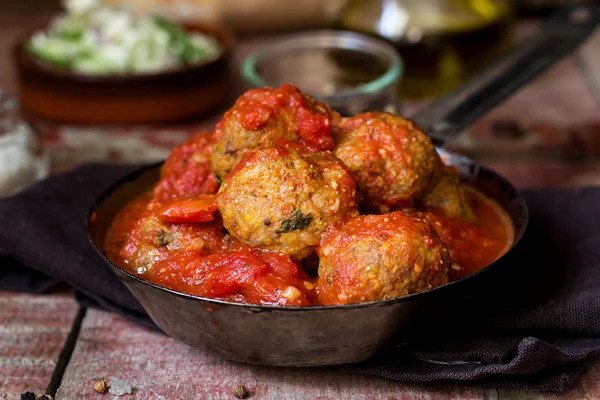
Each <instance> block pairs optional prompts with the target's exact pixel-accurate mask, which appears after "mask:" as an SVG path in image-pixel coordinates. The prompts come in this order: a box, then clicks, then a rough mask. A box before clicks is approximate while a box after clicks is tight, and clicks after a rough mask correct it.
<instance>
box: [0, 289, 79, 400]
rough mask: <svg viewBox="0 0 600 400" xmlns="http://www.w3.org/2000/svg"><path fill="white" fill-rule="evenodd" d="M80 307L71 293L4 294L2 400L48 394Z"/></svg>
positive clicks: (0, 306)
mask: <svg viewBox="0 0 600 400" xmlns="http://www.w3.org/2000/svg"><path fill="white" fill-rule="evenodd" d="M77 308H78V307H77V304H76V303H75V301H74V300H73V299H72V297H71V296H70V295H68V294H60V295H44V296H37V295H28V294H14V293H7V292H0V399H7V400H13V399H18V398H19V395H20V394H21V393H23V392H25V391H32V392H35V393H39V394H42V393H44V390H45V389H46V386H47V385H48V384H49V383H50V377H51V376H52V372H53V371H54V367H55V365H56V362H57V360H58V355H59V353H60V351H61V349H62V347H63V344H64V342H65V339H66V337H67V335H68V334H69V331H70V329H71V324H72V323H73V319H74V317H75V314H76V312H77Z"/></svg>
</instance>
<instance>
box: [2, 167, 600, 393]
mask: <svg viewBox="0 0 600 400" xmlns="http://www.w3.org/2000/svg"><path fill="white" fill-rule="evenodd" d="M133 169H135V167H133V166H108V165H88V166H84V167H81V168H79V169H77V170H75V171H72V172H68V173H65V174H62V175H57V176H54V177H52V178H50V179H48V180H46V181H43V182H41V183H39V184H37V185H35V186H33V187H30V188H29V189H27V190H25V191H24V192H22V193H20V194H18V195H16V196H13V197H11V198H6V199H2V200H0V227H1V228H0V289H4V290H13V291H28V292H35V293H41V292H44V291H47V290H49V289H51V288H52V287H54V286H55V285H58V284H67V285H69V286H71V287H72V288H73V289H74V290H75V292H76V296H77V299H78V301H80V303H82V304H83V305H85V306H91V307H97V308H101V309H104V310H108V311H113V312H117V313H119V314H121V315H123V316H125V317H126V318H129V319H131V320H133V321H135V322H137V323H140V324H143V325H146V326H150V327H154V328H156V327H155V326H154V324H153V323H152V321H151V320H150V319H149V318H148V316H147V315H146V313H145V312H144V310H143V309H142V307H141V306H140V305H139V303H138V302H137V301H136V299H135V298H134V297H133V296H132V295H131V294H130V293H129V291H128V290H127V289H126V288H125V286H124V285H123V284H122V283H121V282H120V281H119V280H118V279H117V278H116V277H115V276H114V275H113V273H112V271H111V270H110V268H108V267H107V266H106V264H105V263H104V261H103V260H102V259H101V258H100V257H99V256H98V255H97V254H96V253H95V251H94V250H93V248H92V247H91V245H90V244H89V243H88V241H87V236H86V228H85V224H84V221H85V218H86V216H87V213H88V211H89V209H90V207H91V206H92V204H93V203H94V201H95V199H96V198H97V197H98V196H99V195H100V194H101V192H103V190H104V189H105V188H106V187H108V186H109V185H110V184H111V183H113V182H114V181H116V180H117V179H118V178H120V177H122V176H124V175H125V174H127V173H129V172H130V171H132V170H133ZM524 194H525V197H526V199H527V202H528V205H529V207H530V212H531V219H530V224H529V227H528V229H527V233H526V235H525V237H524V239H523V240H522V243H521V244H520V245H519V246H518V248H517V249H516V251H515V252H513V253H511V254H510V255H509V257H508V258H507V259H506V260H503V263H504V264H505V265H502V266H501V267H500V266H499V267H498V268H495V270H494V271H495V273H496V274H497V276H495V277H494V280H493V285H492V286H491V287H485V288H484V287H482V288H481V290H482V291H485V293H484V294H483V295H482V296H480V297H481V299H482V301H478V302H476V303H477V304H466V305H465V310H464V312H463V314H464V315H465V317H464V318H460V319H458V320H455V321H454V322H453V323H450V322H448V323H447V329H442V330H437V331H435V332H430V334H424V335H422V336H421V337H420V339H418V340H412V341H410V342H409V343H403V344H400V345H398V346H397V347H396V348H395V349H393V350H391V351H389V352H387V353H386V354H384V355H382V356H381V357H379V358H375V359H373V360H370V361H367V362H365V363H361V364H357V365H350V366H346V367H343V369H344V370H347V371H352V372H358V373H365V374H371V375H377V376H382V377H385V378H389V379H395V380H402V381H419V382H427V381H445V380H460V381H472V382H473V383H474V384H477V385H494V386H510V387H519V388H530V389H536V390H551V391H561V390H565V389H566V388H568V387H569V385H571V384H572V383H573V382H574V381H575V380H576V379H577V377H578V376H579V375H580V374H581V372H582V371H583V370H584V369H585V367H586V365H587V364H589V362H590V361H592V360H593V357H594V356H595V355H597V354H598V353H600V228H599V227H600V188H581V189H564V190H532V191H526V192H525V193H524Z"/></svg>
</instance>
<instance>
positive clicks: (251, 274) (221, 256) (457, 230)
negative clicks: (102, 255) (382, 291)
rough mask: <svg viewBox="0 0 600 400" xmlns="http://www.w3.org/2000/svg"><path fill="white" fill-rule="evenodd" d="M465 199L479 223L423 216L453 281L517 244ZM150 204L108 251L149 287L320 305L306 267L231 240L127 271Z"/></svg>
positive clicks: (477, 201) (112, 237)
mask: <svg viewBox="0 0 600 400" xmlns="http://www.w3.org/2000/svg"><path fill="white" fill-rule="evenodd" d="M465 196H466V198H467V200H468V202H469V204H470V206H471V208H472V210H473V213H474V214H475V222H467V221H464V220H461V219H460V218H453V217H447V216H445V215H444V214H442V213H440V212H436V211H420V212H419V214H420V215H421V216H422V217H424V218H426V219H427V220H428V221H429V222H430V223H431V225H432V226H433V228H434V229H435V230H436V232H437V234H438V235H439V236H440V238H441V239H442V241H443V242H444V243H446V245H447V246H448V248H449V251H450V258H451V260H452V271H451V272H452V280H456V279H460V278H463V277H465V276H468V275H470V274H472V273H474V272H477V271H479V270H480V269H482V268H484V267H486V266H487V265H489V264H490V263H492V262H493V261H495V260H497V259H498V258H499V257H500V256H502V255H503V254H504V253H505V252H506V251H507V250H508V249H509V248H510V247H511V245H512V243H513V240H514V237H513V229H512V224H511V221H510V219H509V217H508V216H507V215H506V213H505V212H504V211H503V210H502V209H501V208H500V206H499V205H498V204H496V203H495V202H494V201H493V200H490V199H488V198H487V197H485V196H483V195H482V194H480V193H479V192H477V191H476V190H474V189H471V188H468V187H465ZM151 200H152V193H146V194H144V195H142V196H140V197H138V198H137V199H135V200H133V201H132V202H131V203H129V204H128V205H127V206H126V207H125V208H124V209H123V210H122V211H121V212H120V213H119V215H118V216H117V218H116V219H115V220H114V222H113V224H112V225H111V227H110V229H109V231H108V234H107V237H106V239H105V242H104V247H105V251H106V254H107V255H108V257H109V258H110V259H111V260H112V261H113V262H115V263H116V264H117V265H119V266H121V267H123V268H125V269H128V270H129V271H130V272H132V273H135V274H138V275H139V276H140V277H141V278H143V279H146V280H148V281H150V282H153V283H156V284H158V285H161V286H164V287H167V288H170V289H174V290H178V291H181V292H184V293H190V294H195V295H199V296H205V297H211V298H220V299H223V300H229V301H235V302H241V303H252V304H278V305H293V306H306V305H311V304H312V305H316V304H318V303H317V300H316V297H317V295H316V292H315V286H316V279H311V278H308V276H307V275H306V274H305V273H304V271H303V270H302V267H301V266H300V265H298V264H296V263H294V262H293V261H292V260H290V258H289V257H288V256H287V255H284V254H281V253H276V252H267V251H261V250H258V249H252V248H251V247H249V246H246V245H244V244H242V243H240V242H239V241H237V240H236V239H234V238H232V237H230V236H228V235H227V236H225V237H224V238H223V239H222V242H221V247H220V248H221V251H220V252H216V253H212V254H206V253H203V252H199V251H185V250H183V251H180V252H175V253H174V254H172V255H170V256H168V257H166V258H164V259H162V260H160V261H158V262H157V263H155V264H154V265H153V266H152V268H148V269H147V270H146V272H144V273H141V274H139V273H138V272H136V270H135V269H134V268H131V267H128V263H127V260H126V259H125V258H124V257H123V254H122V249H123V246H124V245H125V242H126V239H127V235H128V233H129V232H130V231H131V230H132V228H133V227H134V225H135V224H136V223H137V222H138V220H139V219H140V218H141V217H143V216H144V215H145V214H146V213H147V206H148V204H149V203H150V201H151Z"/></svg>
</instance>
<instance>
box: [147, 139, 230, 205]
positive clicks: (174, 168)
mask: <svg viewBox="0 0 600 400" xmlns="http://www.w3.org/2000/svg"><path fill="white" fill-rule="evenodd" d="M211 140H212V138H211V135H210V134H209V133H206V132H205V133H199V134H197V135H194V136H193V137H192V138H191V139H190V140H189V141H188V142H186V143H184V144H182V145H181V146H178V147H176V148H175V149H173V150H172V151H171V153H170V154H169V157H167V159H166V160H165V163H164V164H163V166H162V168H161V171H160V175H161V178H160V181H159V182H158V184H157V185H156V187H155V189H154V196H155V197H156V198H158V199H167V198H173V197H180V196H184V197H194V196H198V195H202V194H214V193H217V190H219V185H218V184H217V181H216V180H215V176H214V174H213V172H212V170H211V167H210V154H211Z"/></svg>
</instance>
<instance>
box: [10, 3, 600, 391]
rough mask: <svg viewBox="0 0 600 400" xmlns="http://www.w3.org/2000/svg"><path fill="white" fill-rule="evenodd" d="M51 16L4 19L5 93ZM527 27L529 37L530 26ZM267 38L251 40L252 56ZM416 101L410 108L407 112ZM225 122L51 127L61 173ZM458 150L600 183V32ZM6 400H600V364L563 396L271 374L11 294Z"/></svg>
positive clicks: (523, 175)
mask: <svg viewBox="0 0 600 400" xmlns="http://www.w3.org/2000/svg"><path fill="white" fill-rule="evenodd" d="M46 17H47V16H46V15H45V14H43V13H41V14H38V15H36V14H21V15H16V14H15V15H10V14H8V15H7V14H3V15H2V16H0V87H2V88H8V89H10V90H14V89H15V84H14V78H13V71H12V69H11V65H10V62H9V59H8V58H7V57H6V56H7V54H8V51H9V45H10V43H11V42H12V41H13V40H14V38H15V37H17V36H18V34H19V32H20V31H22V30H24V29H26V28H27V26H29V25H31V24H35V23H36V22H37V21H38V20H43V19H45V18H46ZM528 29H529V28H528V26H527V25H525V26H523V27H522V31H527V30H528ZM261 40H270V39H264V38H263V39H256V38H255V39H253V40H252V41H242V42H241V43H240V48H239V51H238V54H237V57H238V59H239V58H241V57H242V56H243V55H244V54H245V53H247V52H248V50H249V49H250V48H251V47H253V46H257V45H260V43H261ZM415 107H416V106H415V105H411V104H407V109H408V110H410V109H411V108H412V109H414V108H415ZM214 120H215V118H213V119H208V120H204V121H199V122H198V124H196V125H194V126H186V127H177V128H169V129H164V128H163V129H156V128H135V129H99V128H76V127H53V128H49V129H47V130H46V131H45V132H44V141H45V144H46V146H47V148H48V150H49V152H50V155H51V160H52V167H53V170H55V171H58V170H63V169H68V168H72V167H73V166H75V165H77V164H80V163H83V162H88V161H115V162H123V161H126V162H146V161H154V160H157V159H161V158H163V157H164V156H165V155H166V154H167V153H168V150H169V149H170V148H171V147H173V146H174V145H176V144H178V143H180V142H182V141H183V140H185V139H186V138H187V137H189V135H190V134H191V133H192V132H194V131H195V130H197V129H201V128H203V127H210V126H211V124H213V123H214ZM454 147H455V149H457V150H459V151H462V152H465V153H467V154H469V155H471V156H473V157H474V158H477V159H479V160H481V161H482V162H484V163H485V164H487V165H489V166H491V167H493V168H495V169H497V170H498V171H500V172H501V173H502V174H504V175H506V176H507V177H508V178H509V179H511V180H512V181H513V182H515V183H516V184H517V185H518V186H520V187H521V188H537V187H565V186H583V185H600V32H597V33H596V35H594V37H593V38H591V39H590V40H589V41H588V42H587V43H586V44H585V45H584V46H583V48H582V49H581V50H580V51H578V52H577V53H576V54H575V55H574V56H572V57H570V58H568V59H566V60H563V61H562V62H560V63H559V64H558V65H556V66H555V67H554V68H552V69H551V70H550V71H548V72H547V73H545V74H544V75H543V76H541V77H540V78H539V79H537V80H535V81H534V82H533V83H532V84H530V85H528V86H527V87H526V88H525V89H523V90H521V91H520V92H519V93H517V94H516V95H515V96H514V97H512V98H511V99H510V100H509V101H507V102H506V103H504V104H503V105H501V106H499V107H498V108H496V109H495V110H493V111H492V112H491V113H490V114H488V115H487V116H486V117H485V118H484V119H482V120H481V121H479V122H477V123H476V124H475V125H474V126H472V127H471V128H469V129H468V130H467V131H466V132H464V133H463V134H462V135H461V137H460V138H459V139H458V140H457V141H456V143H455V144H454ZM0 310H1V312H0V399H17V398H18V397H19V394H20V393H23V392H25V391H27V390H30V391H34V392H36V393H38V394H41V393H44V391H45V390H47V388H48V390H49V391H51V392H56V398H57V399H68V400H71V399H109V398H110V399H112V398H113V396H112V395H110V394H104V395H101V394H98V393H96V392H95V391H94V389H93V384H94V381H96V380H97V379H105V380H110V379H111V378H117V379H121V380H125V381H127V382H128V383H130V384H131V385H132V386H133V387H134V388H135V390H134V393H133V394H132V395H125V396H123V397H122V398H123V399H129V398H132V399H157V400H158V399H169V400H170V399H232V398H234V397H233V396H232V394H231V387H232V386H233V385H235V384H238V383H239V384H243V385H245V386H246V387H247V388H248V389H249V391H250V392H251V398H256V399H414V400H417V399H430V400H433V399H436V400H437V399H440V400H441V399H488V400H492V399H522V400H532V399H545V400H549V399H555V400H567V399H569V400H571V399H572V400H580V399H596V398H600V362H597V363H596V364H595V365H593V366H592V367H591V368H590V369H589V370H588V371H587V372H586V374H585V375H584V376H583V378H582V379H581V380H580V381H579V382H578V383H577V384H576V385H575V386H574V387H573V388H572V389H571V390H570V391H569V392H566V393H563V394H548V393H534V392H527V391H518V390H507V389H502V388H498V389H481V388H478V387H477V386H474V385H464V384H443V385H442V384H428V385H421V384H409V383H400V382H394V381H387V380H384V379H380V378H374V377H366V376H358V375H350V374H342V373H338V372H334V371H331V370H327V369H318V370H316V369H292V368H267V367H259V366H252V365H244V364H239V363H234V362H228V361H223V360H220V359H217V358H214V357H211V356H209V355H206V354H204V353H202V352H200V351H197V350H194V349H192V348H190V347H187V346H186V345H184V344H181V343H178V342H176V341H174V340H172V339H170V338H169V337H166V336H164V335H161V334H158V333H155V332H151V331H148V330H146V329H144V328H141V327H139V326H137V325H134V324H132V323H130V322H128V321H126V320H124V319H123V318H121V317H119V316H116V315H113V314H108V313H105V312H100V311H97V310H92V309H89V310H85V309H82V308H80V307H79V306H78V305H77V304H76V303H75V301H74V300H73V299H72V297H71V296H70V294H69V293H54V294H48V295H26V294H14V293H6V292H0Z"/></svg>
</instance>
